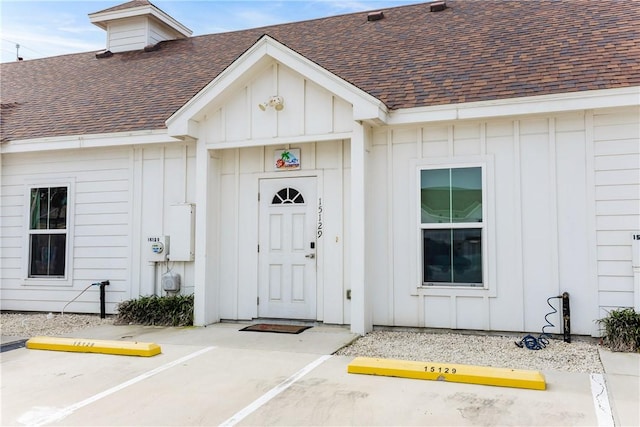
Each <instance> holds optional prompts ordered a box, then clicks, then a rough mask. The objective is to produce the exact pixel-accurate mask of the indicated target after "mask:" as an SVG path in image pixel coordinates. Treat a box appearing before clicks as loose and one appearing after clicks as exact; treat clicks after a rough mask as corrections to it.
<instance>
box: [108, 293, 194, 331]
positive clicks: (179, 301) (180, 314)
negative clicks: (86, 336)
mask: <svg viewBox="0 0 640 427" xmlns="http://www.w3.org/2000/svg"><path fill="white" fill-rule="evenodd" d="M115 322H116V324H138V325H154V326H191V325H193V295H174V296H164V297H158V296H155V295H154V296H149V297H140V298H138V299H132V300H127V301H123V302H121V303H120V304H118V316H117V317H116V320H115Z"/></svg>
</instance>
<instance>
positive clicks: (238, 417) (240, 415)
mask: <svg viewBox="0 0 640 427" xmlns="http://www.w3.org/2000/svg"><path fill="white" fill-rule="evenodd" d="M331 357H332V356H331V355H326V356H322V357H319V358H318V359H316V360H314V361H313V362H311V363H309V364H308V365H307V366H305V367H304V368H302V369H300V370H299V371H298V372H296V373H295V374H293V375H292V376H290V377H289V378H287V379H286V380H284V381H283V382H281V383H280V384H278V385H277V386H275V387H274V388H272V389H271V390H269V391H268V392H266V393H265V394H263V395H262V396H260V397H259V398H258V399H256V400H254V401H253V402H252V403H251V404H249V405H248V406H246V407H244V408H243V409H241V410H240V411H238V412H236V413H235V415H233V416H232V417H231V418H229V419H227V420H226V421H224V422H222V423H220V426H224V427H232V426H234V425H236V424H237V423H239V422H240V421H242V420H243V419H244V418H246V417H247V416H249V415H250V414H252V413H253V412H255V411H256V410H257V409H259V408H260V407H261V406H262V405H264V404H265V403H267V402H269V401H270V400H271V399H273V398H274V397H276V396H277V395H279V394H280V393H282V392H283V391H285V390H286V389H288V388H289V387H291V386H292V385H293V384H294V383H295V382H296V381H298V380H299V379H300V378H302V377H304V376H305V375H307V374H308V373H309V372H311V371H312V370H314V369H315V368H316V367H318V366H320V365H321V364H322V363H324V362H325V361H326V360H328V359H330V358H331Z"/></svg>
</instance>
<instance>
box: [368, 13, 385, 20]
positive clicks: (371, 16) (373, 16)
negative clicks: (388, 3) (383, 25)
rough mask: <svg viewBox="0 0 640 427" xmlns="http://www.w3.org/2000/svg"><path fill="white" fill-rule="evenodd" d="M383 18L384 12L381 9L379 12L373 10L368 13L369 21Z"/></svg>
mask: <svg viewBox="0 0 640 427" xmlns="http://www.w3.org/2000/svg"><path fill="white" fill-rule="evenodd" d="M383 18H384V13H382V11H381V10H379V11H378V12H371V13H370V14H368V15H367V21H369V22H371V21H379V20H381V19H383Z"/></svg>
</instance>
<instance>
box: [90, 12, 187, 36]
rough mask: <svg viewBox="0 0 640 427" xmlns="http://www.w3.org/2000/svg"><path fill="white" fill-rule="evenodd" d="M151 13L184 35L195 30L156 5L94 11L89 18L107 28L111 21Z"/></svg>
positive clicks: (99, 25)
mask: <svg viewBox="0 0 640 427" xmlns="http://www.w3.org/2000/svg"><path fill="white" fill-rule="evenodd" d="M145 15H151V16H153V17H154V18H156V19H158V20H159V21H161V22H163V23H164V24H166V25H168V26H169V27H171V28H172V29H174V30H175V31H177V32H178V33H180V34H182V35H183V36H184V37H189V36H190V35H191V34H192V33H193V31H191V30H190V29H189V28H187V27H185V26H184V25H182V24H181V23H180V22H178V21H176V20H175V19H173V18H172V17H171V16H169V15H167V14H166V13H164V12H163V11H161V10H160V9H158V8H157V7H154V6H151V5H149V6H139V7H132V8H131V9H123V10H114V11H111V12H103V13H100V12H98V13H92V14H90V15H89V20H90V21H91V23H92V24H95V25H97V26H98V27H100V28H102V29H105V30H106V29H107V23H108V22H109V21H115V20H120V19H125V18H135V17H138V16H145Z"/></svg>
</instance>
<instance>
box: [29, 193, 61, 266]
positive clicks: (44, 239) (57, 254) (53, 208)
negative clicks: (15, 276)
mask: <svg viewBox="0 0 640 427" xmlns="http://www.w3.org/2000/svg"><path fill="white" fill-rule="evenodd" d="M68 192H69V188H68V187H67V186H57V187H33V188H31V189H30V193H29V266H28V276H29V277H30V278H64V277H65V273H66V259H67V240H68V229H69V225H68V215H67V212H68V209H67V199H68Z"/></svg>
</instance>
